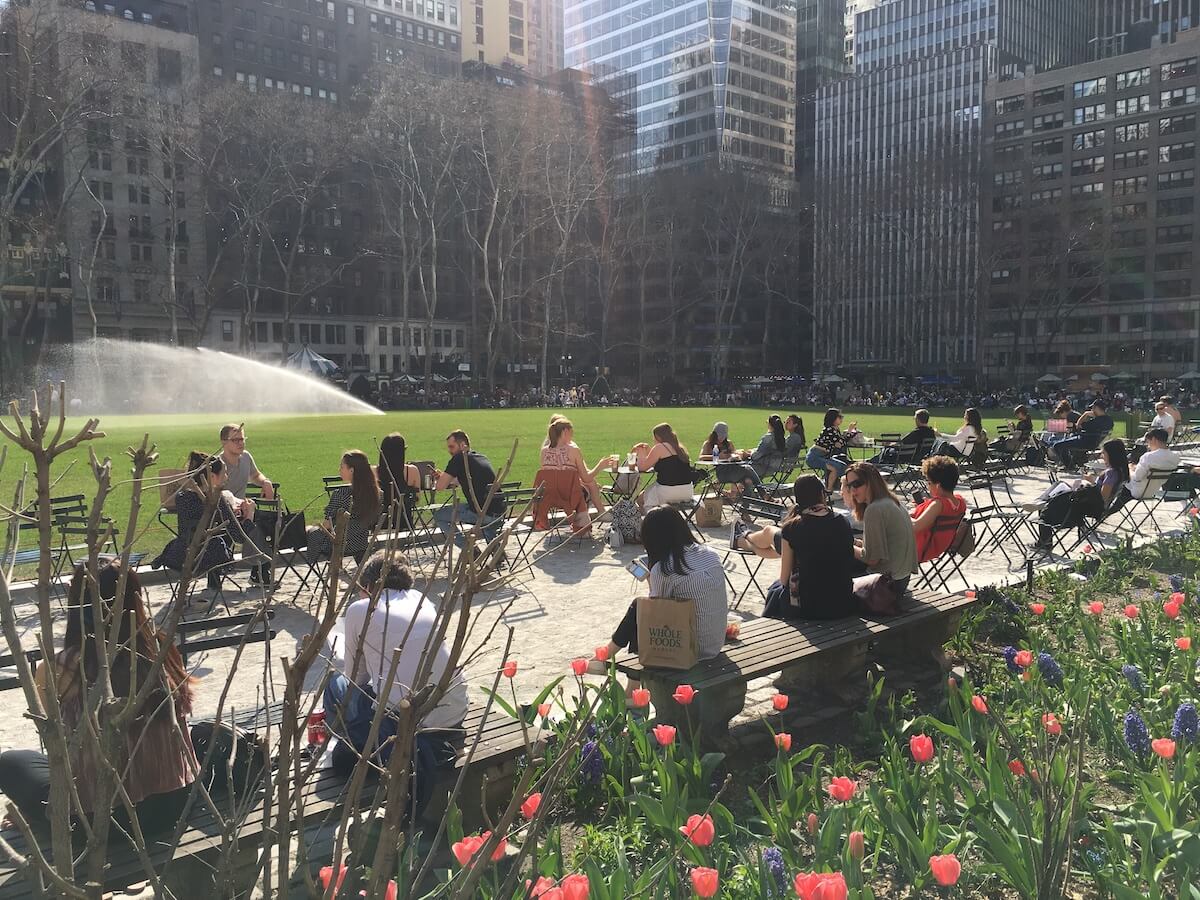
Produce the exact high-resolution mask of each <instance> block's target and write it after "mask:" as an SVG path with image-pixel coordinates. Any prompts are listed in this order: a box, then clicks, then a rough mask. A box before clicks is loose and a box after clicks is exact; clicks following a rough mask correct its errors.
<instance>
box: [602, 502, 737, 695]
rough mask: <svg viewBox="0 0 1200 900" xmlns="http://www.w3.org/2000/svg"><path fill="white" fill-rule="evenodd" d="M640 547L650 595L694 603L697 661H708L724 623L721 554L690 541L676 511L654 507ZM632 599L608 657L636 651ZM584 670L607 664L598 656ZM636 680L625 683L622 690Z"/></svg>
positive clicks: (726, 599) (725, 594)
mask: <svg viewBox="0 0 1200 900" xmlns="http://www.w3.org/2000/svg"><path fill="white" fill-rule="evenodd" d="M642 545H643V546H644V547H645V548H646V559H647V564H648V568H649V569H650V574H649V576H648V578H647V585H646V586H647V588H648V589H649V596H651V597H685V598H687V599H689V600H691V601H693V603H694V604H695V621H694V623H693V627H694V630H695V634H696V645H697V648H698V651H699V656H700V659H712V658H713V657H714V656H716V655H717V654H719V653H720V652H721V648H722V647H723V646H724V644H725V624H726V622H727V620H728V617H729V594H728V592H727V588H728V585H727V583H726V581H725V570H724V569H723V568H722V567H721V557H720V556H718V555H717V554H716V553H714V552H713V551H712V550H709V549H708V548H707V547H705V546H702V545H701V544H699V543H697V542H696V538H695V536H694V535H693V534H692V530H691V529H690V528H689V527H688V524H687V521H686V520H685V519H684V518H683V516H682V515H681V514H680V513H679V510H677V509H672V508H671V507H669V506H656V507H654V508H653V509H651V510H650V511H649V512H647V513H646V517H645V518H644V519H643V520H642ZM637 634H638V629H637V601H636V600H635V601H634V602H633V603H630V604H629V609H628V610H626V612H625V617H624V618H623V619H621V622H620V624H619V625H617V629H616V631H614V632H613V634H612V639H611V640H610V641H609V643H608V656H609V658H611V657H612V656H613V654H615V653H616V652H617V651H618V650H620V649H621V648H623V647H628V648H629V650H630V652H632V653H636V652H637ZM588 671H589V672H592V673H593V674H597V675H603V674H605V673H607V671H608V664H607V663H605V662H602V661H601V660H599V659H592V660H591V662H589V663H588ZM636 686H637V684H636V683H635V682H632V681H631V682H630V683H629V687H628V690H630V691H631V690H633V688H635V687H636Z"/></svg>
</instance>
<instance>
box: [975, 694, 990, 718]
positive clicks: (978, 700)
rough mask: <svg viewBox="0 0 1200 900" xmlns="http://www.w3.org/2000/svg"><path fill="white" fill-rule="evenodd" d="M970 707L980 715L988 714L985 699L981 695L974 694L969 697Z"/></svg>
mask: <svg viewBox="0 0 1200 900" xmlns="http://www.w3.org/2000/svg"><path fill="white" fill-rule="evenodd" d="M971 708H972V709H973V710H975V712H977V713H979V714H980V715H981V716H986V715H987V714H988V705H987V701H986V700H984V699H983V698H982V697H980V696H979V695H978V694H976V695H975V696H973V697H972V698H971Z"/></svg>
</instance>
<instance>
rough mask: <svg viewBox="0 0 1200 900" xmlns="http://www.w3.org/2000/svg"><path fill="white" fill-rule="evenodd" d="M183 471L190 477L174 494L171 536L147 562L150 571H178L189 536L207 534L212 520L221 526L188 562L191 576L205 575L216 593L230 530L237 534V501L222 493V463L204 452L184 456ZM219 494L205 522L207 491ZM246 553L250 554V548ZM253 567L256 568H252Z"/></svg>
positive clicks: (228, 557) (228, 554) (229, 549)
mask: <svg viewBox="0 0 1200 900" xmlns="http://www.w3.org/2000/svg"><path fill="white" fill-rule="evenodd" d="M187 470H188V472H190V473H191V475H192V477H191V478H189V479H187V480H186V481H184V482H183V487H181V488H180V489H179V490H178V491H176V492H175V517H176V526H175V527H176V531H177V534H176V535H175V537H173V538H171V540H170V541H169V542H168V543H167V546H165V547H163V550H162V553H160V554H158V556H157V557H155V558H154V560H153V561H151V563H150V567H151V568H154V569H158V568H161V567H163V566H166V567H167V568H168V569H170V570H171V571H172V572H182V571H183V566H184V563H185V562H186V561H187V554H188V548H189V547H190V546H191V545H192V537H193V536H194V535H195V533H196V529H197V528H202V529H203V530H205V531H208V530H209V529H210V528H211V526H212V522H213V521H214V520H215V521H216V522H217V523H219V524H221V525H222V526H223V527H222V528H221V530H220V531H219V532H214V533H213V534H210V535H208V537H206V538H205V539H204V545H203V546H202V547H201V548H200V553H199V555H198V556H197V557H196V560H195V562H193V563H192V573H191V574H192V575H193V576H195V575H203V574H204V573H208V589H209V590H211V591H215V590H218V589H219V588H220V587H221V576H220V574H219V573H218V570H219V569H220V568H221V567H223V566H227V565H228V564H229V563H230V562H232V561H233V537H232V534H231V526H232V531H234V532H237V531H238V525H240V524H241V523H239V522H238V521H237V516H236V514H235V513H234V508H235V505H236V504H237V499H236V498H235V497H234V496H233V495H232V494H230V493H229V492H228V491H226V490H225V489H224V488H225V485H226V483H227V482H226V473H227V472H228V469H227V468H226V466H225V461H224V460H223V459H221V457H219V456H215V457H211V458H210V457H209V456H208V454H206V453H201V452H200V451H199V450H193V451H192V452H191V453H189V454H188V461H187ZM210 488H211V489H213V490H219V491H221V499H220V500H218V501H217V506H216V509H215V510H214V511H213V513H212V516H211V517H210V519H208V520H207V521H206V520H205V517H204V507H205V503H206V497H207V495H208V490H209V489H210ZM250 552H254V551H253V549H252V550H251V551H250ZM256 568H257V566H256Z"/></svg>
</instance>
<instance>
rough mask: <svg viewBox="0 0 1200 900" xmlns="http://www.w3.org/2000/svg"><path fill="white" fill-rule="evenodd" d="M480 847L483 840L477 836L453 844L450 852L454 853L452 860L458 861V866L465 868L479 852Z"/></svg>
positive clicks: (469, 836) (473, 835) (470, 836)
mask: <svg viewBox="0 0 1200 900" xmlns="http://www.w3.org/2000/svg"><path fill="white" fill-rule="evenodd" d="M482 846H483V838H481V837H480V836H479V835H477V834H472V835H468V836H467V837H465V838H463V839H462V840H461V841H459V842H458V843H456V844H453V845H452V846H451V847H450V850H451V852H453V853H454V858H455V859H457V860H458V864H459V865H460V866H465V865H467V864H468V863H469V862H470V861H471V859H472V858H473V857H474V856H475V854H476V853H478V852H479V848H480V847H482Z"/></svg>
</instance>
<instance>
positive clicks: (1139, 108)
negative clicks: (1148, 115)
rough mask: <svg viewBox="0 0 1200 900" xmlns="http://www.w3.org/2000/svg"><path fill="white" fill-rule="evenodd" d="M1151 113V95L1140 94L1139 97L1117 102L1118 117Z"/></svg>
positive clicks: (1125, 98)
mask: <svg viewBox="0 0 1200 900" xmlns="http://www.w3.org/2000/svg"><path fill="white" fill-rule="evenodd" d="M1149 111H1150V95H1149V94H1140V95H1138V96H1137V97H1124V98H1122V99H1119V100H1117V110H1116V112H1117V115H1118V116H1132V115H1134V114H1136V113H1144V112H1149Z"/></svg>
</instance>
